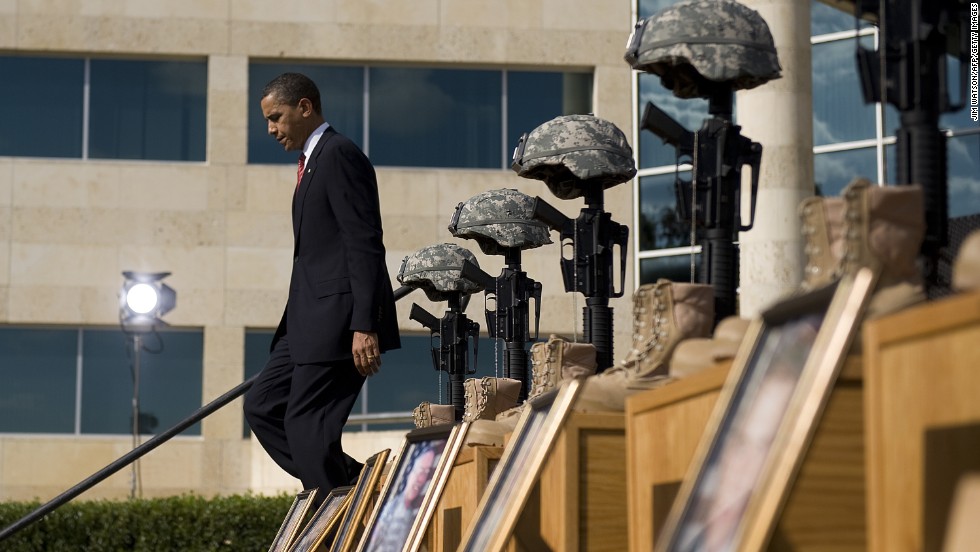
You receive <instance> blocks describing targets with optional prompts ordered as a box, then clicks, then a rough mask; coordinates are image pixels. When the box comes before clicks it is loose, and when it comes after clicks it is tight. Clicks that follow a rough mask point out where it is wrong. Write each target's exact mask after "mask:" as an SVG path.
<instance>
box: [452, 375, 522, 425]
mask: <svg viewBox="0 0 980 552" xmlns="http://www.w3.org/2000/svg"><path fill="white" fill-rule="evenodd" d="M520 392H521V382H520V381H519V380H516V379H511V378H490V377H485V378H480V379H476V378H470V379H468V380H466V381H464V382H463V397H464V400H465V401H466V403H465V405H464V407H463V421H464V422H472V421H474V420H493V419H494V418H495V417H496V416H497V414H498V413H500V412H503V411H504V410H507V409H509V408H513V407H514V406H517V400H518V397H519V395H520Z"/></svg>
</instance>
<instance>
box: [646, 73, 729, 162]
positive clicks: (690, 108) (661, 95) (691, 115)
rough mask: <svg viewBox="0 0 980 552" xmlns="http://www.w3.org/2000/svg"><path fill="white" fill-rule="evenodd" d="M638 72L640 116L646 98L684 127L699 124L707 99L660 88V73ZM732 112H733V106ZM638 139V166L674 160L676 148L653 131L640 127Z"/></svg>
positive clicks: (706, 115)
mask: <svg viewBox="0 0 980 552" xmlns="http://www.w3.org/2000/svg"><path fill="white" fill-rule="evenodd" d="M638 76H639V78H638V79H637V80H638V81H639V101H640V105H639V106H638V107H637V109H638V114H639V116H640V117H642V116H643V110H644V109H646V105H647V102H653V104H654V105H655V106H657V107H659V108H660V109H661V110H663V111H664V112H665V113H667V115H670V116H671V117H672V118H673V119H674V120H676V121H677V122H678V123H680V124H681V125H682V126H683V127H684V128H686V129H687V130H690V131H696V130H698V129H699V128H701V124H702V123H703V122H704V120H705V119H706V118H707V117H708V116H709V114H708V101H707V100H704V99H701V98H692V99H687V100H683V99H681V98H678V97H677V96H674V93H673V92H671V91H670V90H668V89H666V88H664V86H663V85H662V84H660V77H658V76H657V75H654V74H652V73H640V74H639V75H638ZM732 113H733V116H734V107H733V111H732ZM639 124H640V125H642V124H643V121H642V120H641V121H640V122H639ZM639 142H640V144H639V147H638V149H639V157H640V167H641V168H650V167H660V166H664V165H674V164H675V163H676V159H677V152H676V149H675V148H674V146H671V145H669V144H665V143H664V141H663V139H661V138H660V137H659V136H657V135H656V134H654V133H653V132H651V131H649V130H643V129H642V128H641V131H640V138H639ZM687 161H690V160H687Z"/></svg>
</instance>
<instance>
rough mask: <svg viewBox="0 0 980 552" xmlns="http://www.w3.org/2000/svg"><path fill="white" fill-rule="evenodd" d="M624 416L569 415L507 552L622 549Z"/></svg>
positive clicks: (624, 545)
mask: <svg viewBox="0 0 980 552" xmlns="http://www.w3.org/2000/svg"><path fill="white" fill-rule="evenodd" d="M625 455H626V440H625V433H624V416H623V413H622V412H576V411H573V412H571V413H569V415H568V418H567V419H566V420H565V424H564V426H563V427H562V429H561V432H560V433H559V434H558V437H557V440H556V441H555V443H554V446H553V448H552V449H551V453H550V454H549V455H548V458H547V460H545V464H544V467H543V468H542V472H541V476H540V477H539V479H538V482H537V483H536V484H535V486H534V489H533V490H532V492H531V495H530V496H529V497H528V501H527V504H526V505H525V507H524V511H523V512H522V513H521V516H520V518H519V519H518V520H517V526H516V528H515V530H514V538H512V539H511V541H510V544H509V546H508V549H509V550H512V551H515V552H519V551H523V550H561V551H563V552H575V551H577V550H583V551H586V550H587V551H602V550H608V551H610V552H621V551H623V550H626V502H625V500H624V497H625V494H626V477H625V471H626V460H625Z"/></svg>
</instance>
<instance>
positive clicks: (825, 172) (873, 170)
mask: <svg viewBox="0 0 980 552" xmlns="http://www.w3.org/2000/svg"><path fill="white" fill-rule="evenodd" d="M858 177H864V178H867V179H868V180H870V181H871V182H877V181H878V163H877V162H876V160H875V148H873V147H871V148H861V149H856V150H847V151H838V152H833V153H821V154H819V155H814V156H813V180H814V183H815V190H814V194H815V195H819V196H824V197H831V196H838V195H840V192H841V190H843V189H844V187H845V186H847V185H848V184H849V183H850V182H851V181H852V180H854V179H855V178H858ZM761 216H765V214H764V213H762V214H761Z"/></svg>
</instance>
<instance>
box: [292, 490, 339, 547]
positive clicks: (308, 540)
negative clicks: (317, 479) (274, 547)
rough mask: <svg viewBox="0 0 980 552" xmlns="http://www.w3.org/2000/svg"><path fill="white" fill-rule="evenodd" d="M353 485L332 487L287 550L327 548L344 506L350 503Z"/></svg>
mask: <svg viewBox="0 0 980 552" xmlns="http://www.w3.org/2000/svg"><path fill="white" fill-rule="evenodd" d="M353 488H354V487H353V486H345V487H337V488H335V489H332V490H331V491H330V493H329V494H327V498H325V499H323V503H322V504H320V507H319V508H317V510H316V512H314V513H313V517H312V518H310V521H309V523H307V524H306V527H304V528H303V530H302V531H301V532H300V533H299V535H297V537H296V540H295V542H294V543H293V545H292V546H291V547H290V548H289V552H314V551H320V550H327V546H326V545H327V544H329V542H330V540H329V539H330V538H331V537H332V536H333V533H334V532H335V531H336V530H337V525H339V524H340V518H341V517H342V516H343V515H344V512H345V511H346V506H348V505H349V504H350V499H351V497H352V496H353V495H352V494H351V492H350V491H351V489H353Z"/></svg>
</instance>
